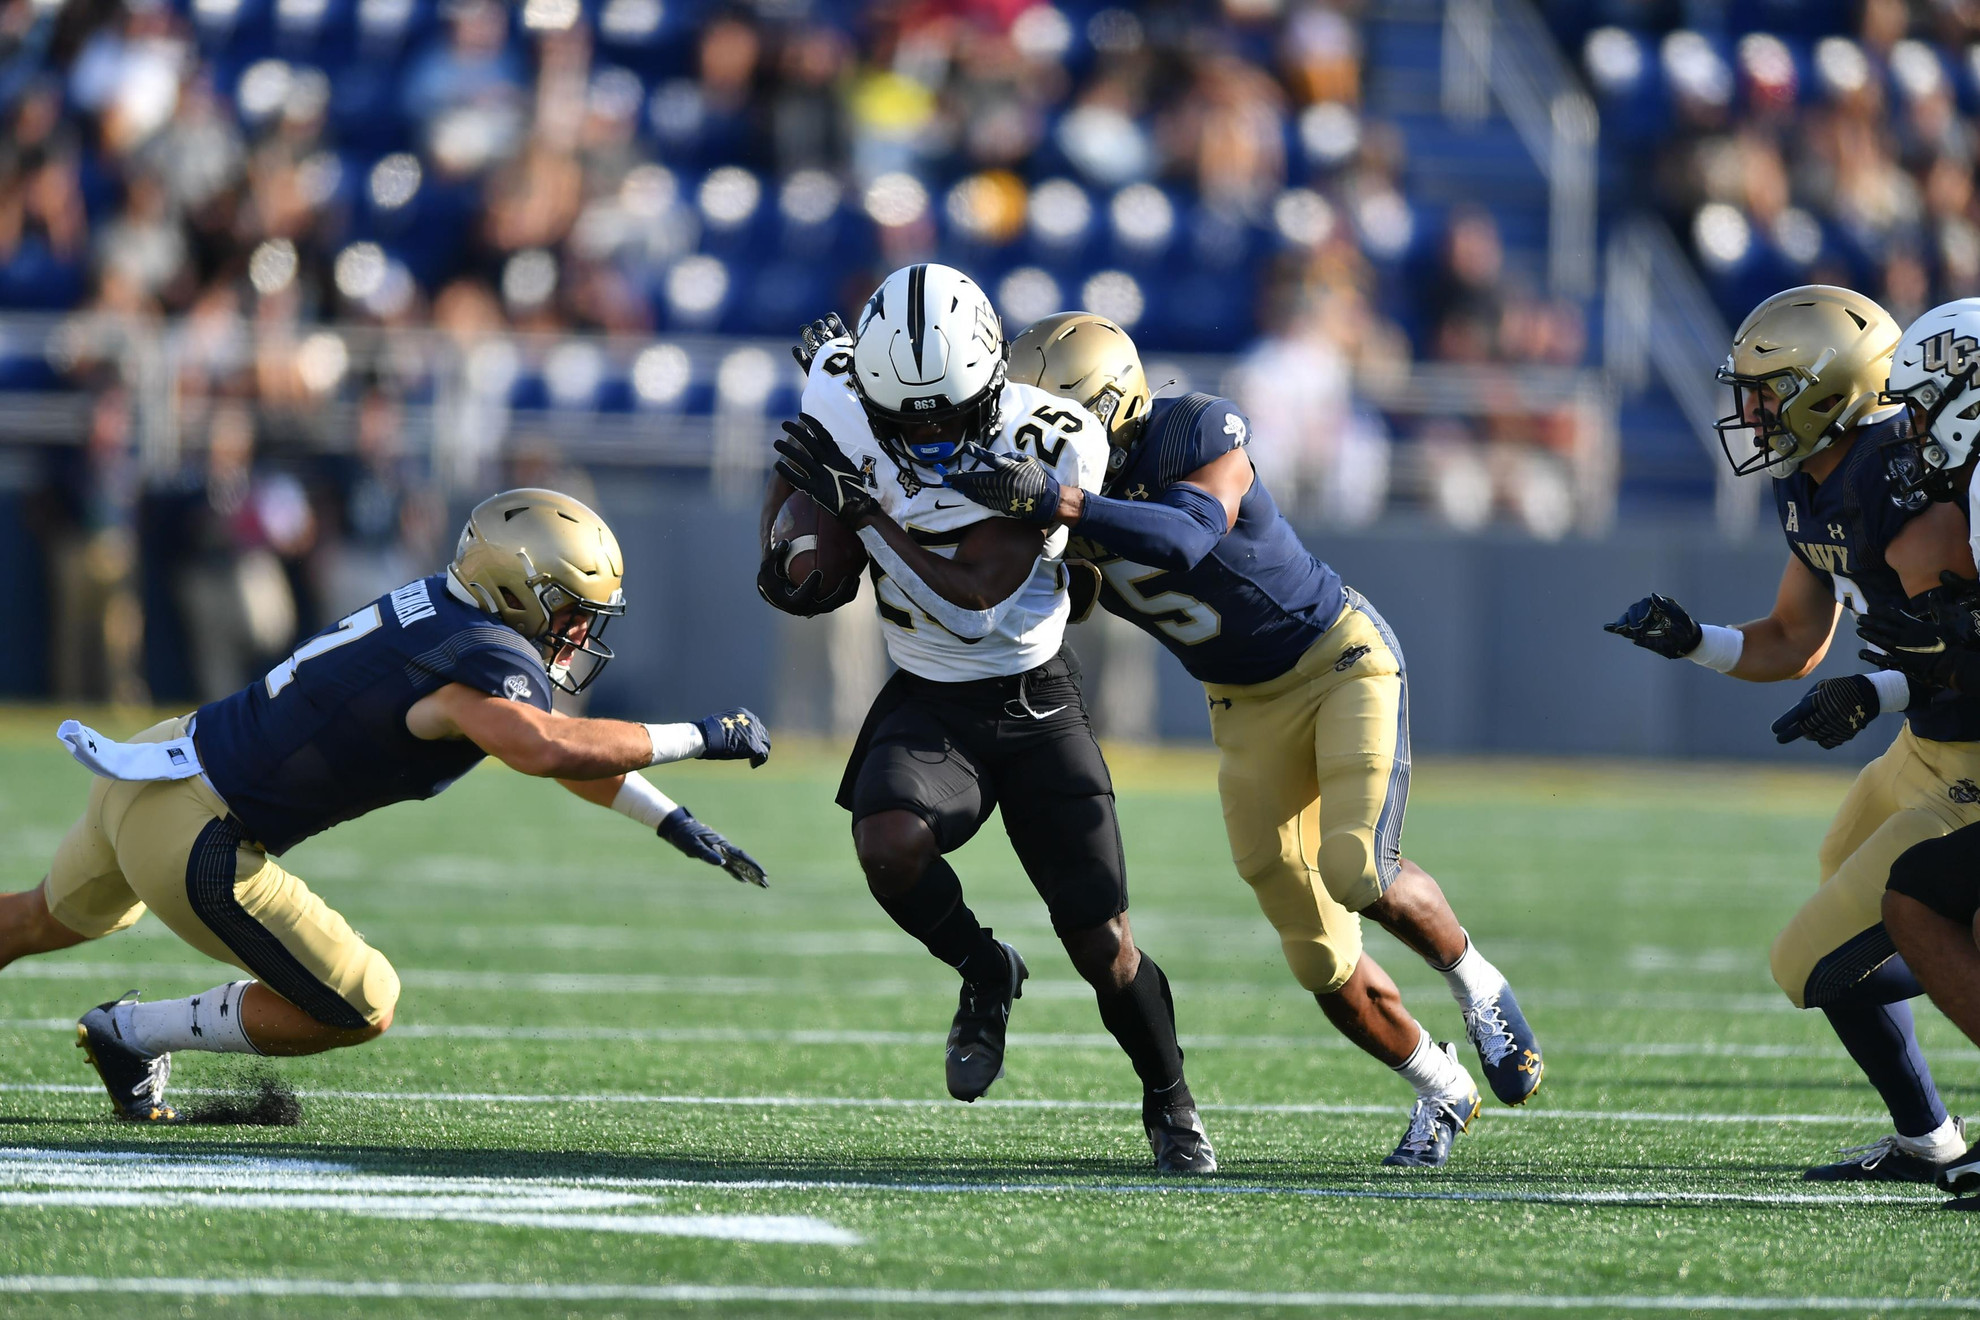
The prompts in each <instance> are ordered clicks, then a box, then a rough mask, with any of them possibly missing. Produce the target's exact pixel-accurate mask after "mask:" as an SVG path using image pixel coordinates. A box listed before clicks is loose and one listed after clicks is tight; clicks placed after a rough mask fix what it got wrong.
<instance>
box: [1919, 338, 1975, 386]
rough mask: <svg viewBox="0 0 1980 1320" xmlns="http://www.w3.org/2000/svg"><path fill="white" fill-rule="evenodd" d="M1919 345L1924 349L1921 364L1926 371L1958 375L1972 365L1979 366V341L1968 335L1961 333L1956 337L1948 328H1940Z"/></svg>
mask: <svg viewBox="0 0 1980 1320" xmlns="http://www.w3.org/2000/svg"><path fill="white" fill-rule="evenodd" d="M1920 347H1921V348H1922V349H1923V350H1924V361H1923V363H1922V364H1921V365H1923V366H1924V368H1925V370H1927V371H1943V372H1945V373H1947V374H1948V375H1952V376H1959V375H1963V374H1965V372H1966V371H1967V370H1968V369H1969V368H1970V367H1974V366H1980V342H1976V341H1975V340H1973V339H1972V338H1971V337H1970V336H1967V335H1961V336H1959V337H1958V338H1957V339H1955V338H1954V337H1953V332H1952V331H1950V330H1941V331H1940V332H1939V333H1938V334H1936V335H1933V336H1932V337H1931V338H1930V339H1928V340H1926V341H1925V342H1924V343H1923V344H1922V345H1920Z"/></svg>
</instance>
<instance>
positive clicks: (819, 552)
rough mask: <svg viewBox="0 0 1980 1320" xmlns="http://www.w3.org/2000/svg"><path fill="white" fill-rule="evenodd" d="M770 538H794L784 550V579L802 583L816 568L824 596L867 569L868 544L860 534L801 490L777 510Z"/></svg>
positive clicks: (840, 587) (819, 592)
mask: <svg viewBox="0 0 1980 1320" xmlns="http://www.w3.org/2000/svg"><path fill="white" fill-rule="evenodd" d="M770 539H771V540H772V541H788V542H790V546H791V548H790V549H789V550H787V551H785V553H784V565H783V568H784V580H785V581H786V582H790V583H793V584H801V583H802V582H803V581H804V580H805V579H806V578H807V577H809V576H811V574H812V573H813V572H814V571H816V572H817V573H819V574H820V581H819V583H818V594H819V595H820V596H821V597H827V596H831V595H832V594H833V593H834V592H837V591H839V590H841V589H842V588H843V587H844V586H845V582H846V579H847V578H856V577H858V576H859V575H860V574H861V573H863V572H865V571H866V547H865V546H863V545H861V544H860V543H859V537H858V535H857V534H855V533H853V532H851V531H848V530H847V529H846V525H845V524H844V523H842V522H840V521H839V520H838V519H837V518H834V517H832V516H830V515H829V514H827V513H826V512H825V511H824V510H823V509H820V508H819V507H818V505H817V503H816V502H814V501H813V500H812V498H811V496H809V495H807V494H805V493H804V492H803V491H801V490H800V491H796V492H793V493H792V495H791V497H790V498H789V499H787V500H785V501H784V507H783V508H781V509H779V510H777V520H776V522H774V523H772V524H771V525H770Z"/></svg>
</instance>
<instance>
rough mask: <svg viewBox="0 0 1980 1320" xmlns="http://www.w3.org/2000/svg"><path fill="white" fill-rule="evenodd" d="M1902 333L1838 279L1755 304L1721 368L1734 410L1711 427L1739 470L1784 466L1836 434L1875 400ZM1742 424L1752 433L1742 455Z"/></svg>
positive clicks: (1795, 464) (1782, 469)
mask: <svg viewBox="0 0 1980 1320" xmlns="http://www.w3.org/2000/svg"><path fill="white" fill-rule="evenodd" d="M1900 333H1901V332H1900V329H1899V326H1898V323H1897V322H1896V321H1894V320H1892V319H1891V314H1890V313H1889V312H1887V311H1885V310H1884V309H1883V308H1881V307H1879V306H1878V305H1877V304H1876V303H1874V302H1872V301H1871V300H1870V299H1868V298H1866V297H1864V296H1863V295H1862V294H1860V293H1856V292H1854V291H1852V290H1849V289H1839V288H1837V287H1835V286H1834V285H1832V284H1804V285H1802V286H1801V287H1799V288H1795V289H1789V290H1787V291H1786V292H1784V293H1777V294H1775V295H1774V296H1773V297H1771V298H1769V299H1767V300H1766V301H1765V302H1763V303H1761V304H1760V305H1759V306H1758V307H1756V308H1754V309H1753V310H1752V311H1751V312H1749V313H1748V314H1747V317H1746V319H1745V320H1744V321H1742V322H1740V326H1739V333H1737V334H1735V335H1734V336H1733V345H1732V352H1730V353H1728V354H1727V355H1726V362H1725V365H1724V366H1722V367H1720V368H1719V383H1720V384H1722V385H1730V386H1732V391H1733V410H1732V412H1731V413H1730V414H1728V415H1727V416H1725V417H1721V418H1720V419H1719V420H1718V422H1717V424H1716V426H1715V427H1714V429H1715V430H1717V431H1718V433H1719V445H1720V447H1721V448H1723V449H1724V450H1725V451H1726V458H1727V460H1728V461H1730V462H1731V463H1732V465H1733V471H1734V472H1737V473H1739V474H1740V475H1742V476H1744V475H1745V474H1746V473H1748V472H1761V471H1771V472H1773V473H1775V474H1776V475H1778V476H1786V475H1787V474H1788V473H1790V472H1793V471H1794V470H1795V469H1797V468H1799V467H1800V466H1801V464H1802V463H1803V462H1804V461H1805V460H1806V459H1808V457H1809V456H1810V455H1813V454H1817V453H1820V452H1821V451H1822V450H1824V449H1826V448H1828V447H1829V446H1830V445H1831V444H1832V443H1834V442H1835V441H1836V440H1838V439H1840V438H1841V436H1842V435H1843V433H1844V432H1845V431H1847V430H1848V429H1849V428H1850V427H1851V426H1853V425H1855V424H1856V422H1857V421H1858V420H1860V419H1861V418H1862V416H1863V415H1864V414H1865V413H1867V412H1869V411H1870V410H1871V409H1873V408H1875V407H1876V406H1877V396H1878V395H1879V394H1880V393H1881V392H1882V391H1883V389H1884V383H1885V381H1886V379H1887V378H1888V377H1889V375H1890V371H1891V354H1892V353H1893V352H1894V351H1895V350H1896V349H1897V344H1898V338H1899V335H1900ZM1739 431H1746V432H1750V433H1751V442H1750V452H1748V453H1746V455H1745V456H1744V457H1741V456H1740V454H1739V453H1737V452H1735V448H1734V441H1733V435H1734V433H1735V432H1739ZM1743 447H1746V446H1743Z"/></svg>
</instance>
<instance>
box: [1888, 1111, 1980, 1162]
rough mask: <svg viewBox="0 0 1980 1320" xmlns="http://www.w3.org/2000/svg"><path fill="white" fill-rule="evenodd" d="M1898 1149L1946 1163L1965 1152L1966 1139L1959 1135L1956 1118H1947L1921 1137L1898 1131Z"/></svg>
mask: <svg viewBox="0 0 1980 1320" xmlns="http://www.w3.org/2000/svg"><path fill="white" fill-rule="evenodd" d="M1898 1149H1899V1150H1901V1151H1903V1152H1904V1153H1905V1154H1907V1155H1916V1156H1917V1157H1918V1158H1919V1159H1922V1160H1930V1161H1932V1163H1934V1164H1948V1163H1950V1162H1951V1161H1952V1160H1954V1159H1955V1158H1957V1157H1958V1156H1960V1155H1963V1154H1965V1153H1966V1139H1965V1138H1964V1137H1963V1136H1961V1135H1960V1131H1959V1122H1958V1120H1957V1119H1952V1118H1948V1119H1947V1120H1946V1121H1945V1122H1943V1123H1941V1124H1939V1126H1937V1127H1935V1128H1933V1129H1932V1130H1931V1131H1930V1132H1927V1133H1926V1134H1925V1135H1924V1136H1922V1137H1907V1136H1905V1135H1904V1134H1903V1133H1902V1132H1900V1133H1898Z"/></svg>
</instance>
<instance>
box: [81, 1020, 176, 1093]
mask: <svg viewBox="0 0 1980 1320" xmlns="http://www.w3.org/2000/svg"><path fill="white" fill-rule="evenodd" d="M136 997H137V992H136V991H135V990H133V991H131V992H129V993H128V994H126V995H125V996H124V998H123V999H113V1000H111V1001H110V1002H109V1003H107V1004H98V1005H97V1006H96V1007H95V1008H92V1009H90V1010H89V1012H87V1013H85V1014H83V1015H82V1019H81V1021H79V1022H77V1023H76V1048H77V1049H79V1050H81V1051H82V1052H83V1055H84V1057H85V1058H87V1059H88V1060H89V1061H90V1064H91V1065H92V1066H93V1067H95V1069H96V1075H97V1076H98V1077H101V1078H102V1079H103V1088H104V1089H105V1090H106V1091H108V1092H110V1099H111V1101H112V1102H113V1103H114V1104H115V1105H116V1106H117V1117H119V1118H121V1119H125V1120H127V1121H129V1122H132V1123H176V1122H178V1121H179V1111H178V1110H176V1109H174V1108H172V1106H170V1105H168V1104H166V1103H165V1082H166V1080H167V1079H168V1078H170V1077H171V1075H172V1056H171V1055H169V1054H147V1053H145V1052H144V1051H143V1050H141V1049H139V1048H138V1047H137V1046H136V1045H134V1044H132V1043H131V1042H129V1041H127V1040H125V1039H124V1033H123V1030H122V1029H121V1028H120V1027H118V1025H117V1020H116V1017H115V1015H114V1013H113V1012H112V1010H114V1009H115V1008H116V1007H117V1006H118V1005H119V1004H122V1003H124V1002H125V1001H126V1000H130V999H135V998H136Z"/></svg>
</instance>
